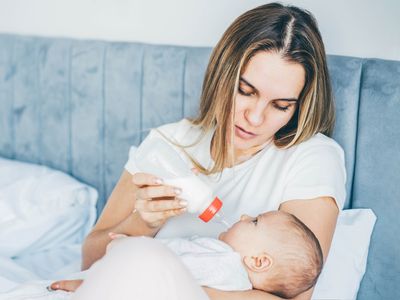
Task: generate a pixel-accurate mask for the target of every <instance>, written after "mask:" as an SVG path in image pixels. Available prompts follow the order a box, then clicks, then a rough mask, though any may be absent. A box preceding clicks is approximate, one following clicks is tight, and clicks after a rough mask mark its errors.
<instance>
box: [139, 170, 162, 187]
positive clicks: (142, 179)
mask: <svg viewBox="0 0 400 300" xmlns="http://www.w3.org/2000/svg"><path fill="white" fill-rule="evenodd" d="M132 182H133V183H134V184H136V185H138V186H143V185H160V184H163V180H162V179H161V178H158V177H157V176H154V175H152V174H147V173H140V172H139V173H135V174H133V175H132Z"/></svg>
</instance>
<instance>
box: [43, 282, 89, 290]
mask: <svg viewBox="0 0 400 300" xmlns="http://www.w3.org/2000/svg"><path fill="white" fill-rule="evenodd" d="M82 282H83V280H80V279H76V280H60V281H56V282H53V283H52V284H51V285H50V286H48V287H47V289H48V290H64V291H67V292H75V290H76V289H77V288H78V287H79V286H80V285H81V284H82Z"/></svg>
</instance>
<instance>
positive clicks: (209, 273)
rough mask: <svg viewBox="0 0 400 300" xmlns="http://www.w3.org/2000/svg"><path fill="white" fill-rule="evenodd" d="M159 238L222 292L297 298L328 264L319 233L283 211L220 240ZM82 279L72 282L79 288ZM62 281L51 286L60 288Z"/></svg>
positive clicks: (245, 222)
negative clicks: (244, 292)
mask: <svg viewBox="0 0 400 300" xmlns="http://www.w3.org/2000/svg"><path fill="white" fill-rule="evenodd" d="M121 237H122V238H123V236H122V235H115V234H114V235H111V238H113V239H115V238H121ZM159 241H160V242H162V243H163V244H165V245H166V246H168V247H169V248H170V249H171V250H172V251H173V252H174V253H176V254H177V255H178V256H179V257H180V259H181V260H182V261H183V263H184V265H185V266H186V267H187V268H188V269H189V271H190V272H191V273H192V275H193V276H194V278H195V279H196V281H197V282H198V283H199V285H202V286H208V287H212V288H216V289H220V290H246V289H251V288H254V289H259V290H262V291H265V292H269V293H271V294H274V295H276V296H279V297H282V298H287V299H288V298H293V297H295V296H297V295H298V294H300V293H302V292H304V291H306V290H308V289H309V288H311V287H312V286H314V285H315V283H316V281H317V279H318V276H319V274H320V272H321V269H322V265H323V259H322V251H321V247H320V245H319V242H318V240H317V238H316V237H315V235H314V234H313V233H312V232H311V230H310V229H308V228H307V226H305V225H304V224H303V223H302V222H301V221H300V220H299V219H298V218H296V217H295V216H293V215H291V214H289V213H285V212H282V211H271V212H267V213H264V214H261V215H259V216H258V217H256V218H253V217H249V216H246V215H244V216H242V217H241V219H240V221H238V222H237V223H235V224H234V225H233V226H232V227H230V228H229V229H228V230H227V231H226V232H223V233H221V234H220V235H219V237H218V239H213V238H204V237H193V238H190V239H181V238H177V239H159ZM112 244H113V243H110V244H109V247H112ZM81 282H82V281H80V280H79V281H69V284H68V285H69V286H74V284H75V288H77V287H78V286H79V285H80V284H81ZM57 283H58V282H55V283H53V284H52V285H51V288H53V289H54V288H55V289H57V288H56V286H55V285H56V284H57ZM60 288H61V289H63V288H62V287H59V288H58V289H60ZM75 288H74V289H75Z"/></svg>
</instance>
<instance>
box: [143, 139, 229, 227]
mask: <svg viewBox="0 0 400 300" xmlns="http://www.w3.org/2000/svg"><path fill="white" fill-rule="evenodd" d="M178 149H179V148H178V147H176V146H174V145H172V144H171V143H170V142H168V141H167V140H166V139H164V138H163V137H161V136H156V135H155V134H154V133H150V136H149V137H148V138H147V139H145V140H144V141H143V143H142V144H141V145H140V146H139V148H138V149H137V150H136V152H135V163H136V166H137V167H138V169H139V170H140V171H141V172H144V173H149V174H153V175H156V176H158V177H159V178H162V179H163V180H164V183H165V184H167V185H171V186H174V187H179V188H180V189H181V190H182V193H181V194H180V195H179V196H180V198H182V199H184V200H186V201H187V210H188V212H190V213H195V214H197V215H198V217H199V218H200V219H201V220H203V221H204V222H208V221H209V220H211V219H212V218H213V217H214V216H215V215H216V214H217V212H218V211H219V210H220V208H221V207H222V202H221V200H220V199H218V197H214V196H213V191H212V189H211V188H210V186H209V184H207V181H208V178H207V177H206V176H204V175H203V174H199V175H196V174H194V173H193V171H192V170H191V167H190V163H189V162H186V161H185V160H184V159H183V157H182V155H184V154H183V153H182V151H181V150H178Z"/></svg>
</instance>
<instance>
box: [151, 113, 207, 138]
mask: <svg viewBox="0 0 400 300" xmlns="http://www.w3.org/2000/svg"><path fill="white" fill-rule="evenodd" d="M156 129H157V130H156V131H160V132H161V133H162V134H164V135H166V136H167V137H168V138H170V139H172V140H173V141H175V142H178V143H191V142H193V141H194V140H196V138H197V137H199V136H200V135H201V134H202V132H203V130H202V128H201V127H200V126H199V125H195V124H193V123H192V122H191V121H190V120H189V119H186V118H185V119H182V120H180V121H178V122H174V123H168V124H164V125H161V126H159V127H157V128H156ZM153 131H154V130H153Z"/></svg>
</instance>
